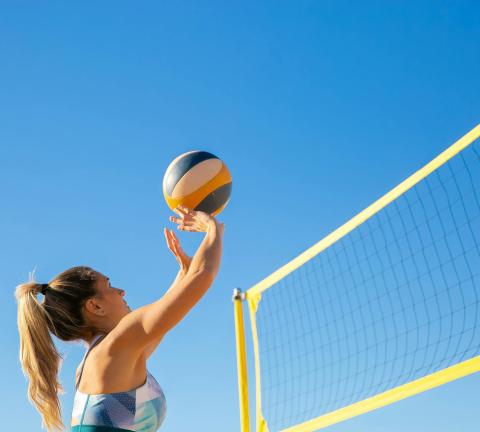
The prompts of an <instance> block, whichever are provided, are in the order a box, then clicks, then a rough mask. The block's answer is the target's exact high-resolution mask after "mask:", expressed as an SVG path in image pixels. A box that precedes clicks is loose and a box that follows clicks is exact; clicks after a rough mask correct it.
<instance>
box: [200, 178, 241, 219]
mask: <svg viewBox="0 0 480 432" xmlns="http://www.w3.org/2000/svg"><path fill="white" fill-rule="evenodd" d="M231 192H232V183H227V184H224V185H223V186H220V187H219V188H218V189H216V190H214V191H213V192H212V193H210V194H209V195H207V196H206V197H205V198H204V199H203V200H202V201H201V202H200V203H199V204H198V205H197V206H196V207H195V208H194V210H200V211H203V212H205V213H208V214H213V213H215V214H216V213H220V211H221V210H222V209H223V208H224V207H225V205H226V204H227V202H228V199H229V198H230V194H231Z"/></svg>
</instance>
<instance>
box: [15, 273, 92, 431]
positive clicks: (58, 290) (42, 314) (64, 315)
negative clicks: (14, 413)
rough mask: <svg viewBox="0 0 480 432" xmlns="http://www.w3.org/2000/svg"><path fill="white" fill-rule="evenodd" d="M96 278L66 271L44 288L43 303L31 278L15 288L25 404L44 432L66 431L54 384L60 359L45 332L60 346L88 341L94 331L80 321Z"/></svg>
mask: <svg viewBox="0 0 480 432" xmlns="http://www.w3.org/2000/svg"><path fill="white" fill-rule="evenodd" d="M97 277H98V273H97V272H96V271H95V270H93V269H92V268H90V267H85V266H80V267H73V268H70V269H68V270H66V271H64V272H62V273H60V274H59V275H58V276H56V277H55V278H54V279H52V280H51V281H50V282H49V283H48V287H47V290H46V292H45V296H44V300H43V302H40V301H39V300H38V298H37V295H38V294H39V293H40V292H41V289H42V284H40V283H38V282H36V281H35V279H34V274H33V273H31V274H30V275H29V281H28V282H26V283H23V284H20V285H18V286H17V287H16V289H15V298H16V300H17V304H18V315H17V324H18V332H19V336H20V353H19V358H20V364H21V366H22V370H23V373H24V374H25V376H26V377H27V378H28V380H29V384H28V399H29V400H30V402H32V403H33V405H34V406H35V407H36V409H37V410H38V411H39V412H40V414H41V416H42V428H43V426H46V428H47V431H48V432H51V431H53V430H64V428H65V426H64V424H63V422H62V415H61V408H60V401H59V399H58V394H64V391H63V387H62V385H61V384H60V382H59V381H58V376H57V375H58V371H59V369H60V366H61V362H62V360H63V357H62V355H61V354H60V353H59V352H58V351H57V349H56V347H55V344H54V342H53V340H52V337H51V335H50V333H49V332H51V333H52V334H54V335H55V336H56V337H58V338H59V339H60V340H63V341H75V340H80V339H85V340H88V339H89V338H90V337H91V336H92V335H94V334H95V333H96V332H97V329H95V328H93V327H90V326H89V325H88V324H87V323H86V322H85V320H84V317H83V315H82V308H83V305H84V303H85V301H86V300H87V299H88V298H90V297H93V296H95V295H97V292H96V290H95V282H96V280H97Z"/></svg>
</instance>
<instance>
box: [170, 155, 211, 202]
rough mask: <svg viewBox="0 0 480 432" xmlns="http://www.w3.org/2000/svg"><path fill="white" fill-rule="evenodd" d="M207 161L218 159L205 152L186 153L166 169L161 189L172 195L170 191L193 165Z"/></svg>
mask: <svg viewBox="0 0 480 432" xmlns="http://www.w3.org/2000/svg"><path fill="white" fill-rule="evenodd" d="M207 159H218V158H217V156H215V155H213V154H211V153H208V152H205V151H194V152H188V153H185V154H183V155H182V156H180V157H179V158H177V159H176V162H175V163H173V162H172V163H171V164H170V165H169V167H168V168H167V172H166V173H165V176H164V178H163V189H164V190H165V191H166V193H167V194H168V195H170V196H171V195H172V191H173V189H174V188H175V185H176V184H177V183H178V182H179V180H180V179H181V178H182V177H183V176H184V175H185V174H186V173H187V172H188V171H189V170H191V169H192V168H193V167H194V166H195V165H197V164H199V163H200V162H203V161H204V160H207Z"/></svg>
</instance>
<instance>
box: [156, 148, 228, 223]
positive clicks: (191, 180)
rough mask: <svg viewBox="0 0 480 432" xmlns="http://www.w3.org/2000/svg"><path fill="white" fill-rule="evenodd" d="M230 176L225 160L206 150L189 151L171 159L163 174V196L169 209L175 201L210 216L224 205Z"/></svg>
mask: <svg viewBox="0 0 480 432" xmlns="http://www.w3.org/2000/svg"><path fill="white" fill-rule="evenodd" d="M231 192H232V176H231V175H230V171H229V170H228V168H227V166H226V165H225V162H223V161H222V160H221V159H219V158H218V157H217V156H215V155H213V154H212V153H209V152H206V151H198V150H195V151H190V152H187V153H183V154H181V155H180V156H178V157H177V158H176V159H174V160H173V161H172V162H171V163H170V165H169V166H168V168H167V170H166V171H165V175H164V177H163V196H164V197H165V201H166V202H167V205H168V207H169V208H170V209H171V210H173V209H174V208H175V207H177V206H178V205H179V204H181V205H184V206H185V207H188V208H190V209H193V210H200V211H203V212H205V213H208V214H210V215H212V216H215V215H217V214H219V213H220V212H221V211H222V210H223V209H224V208H225V207H226V205H227V203H228V201H229V199H230V194H231Z"/></svg>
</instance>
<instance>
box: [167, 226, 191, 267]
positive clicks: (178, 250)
mask: <svg viewBox="0 0 480 432" xmlns="http://www.w3.org/2000/svg"><path fill="white" fill-rule="evenodd" d="M163 232H164V234H165V239H166V241H167V246H168V249H170V250H171V251H172V253H173V255H174V256H175V259H176V260H177V262H178V265H179V266H180V271H181V272H182V273H186V272H187V271H188V269H189V267H190V263H191V262H192V257H189V256H188V255H187V254H186V253H185V252H184V251H183V249H182V247H181V246H180V241H179V240H178V238H177V236H176V235H175V233H174V232H173V231H172V230H169V229H167V228H164V230H163Z"/></svg>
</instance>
